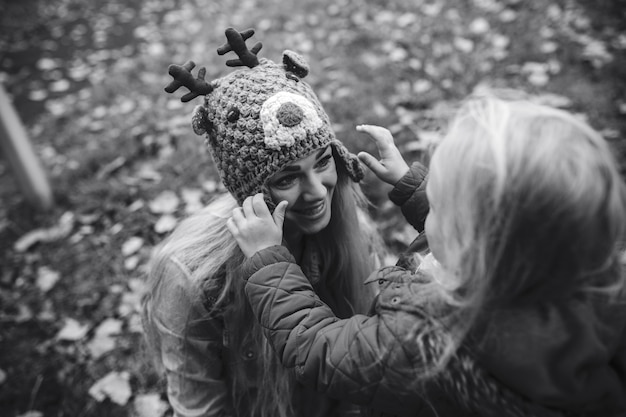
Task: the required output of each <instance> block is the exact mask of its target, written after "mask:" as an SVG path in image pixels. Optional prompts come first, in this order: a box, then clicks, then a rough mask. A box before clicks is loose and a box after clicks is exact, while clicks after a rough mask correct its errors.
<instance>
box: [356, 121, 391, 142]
mask: <svg viewBox="0 0 626 417" xmlns="http://www.w3.org/2000/svg"><path fill="white" fill-rule="evenodd" d="M356 130H358V131H359V132H365V133H367V134H368V135H369V136H370V137H371V138H372V139H374V141H375V142H376V145H377V146H379V147H383V148H384V147H387V146H388V145H390V144H393V135H392V134H391V132H390V131H389V129H386V128H384V127H382V126H375V125H359V126H357V127H356Z"/></svg>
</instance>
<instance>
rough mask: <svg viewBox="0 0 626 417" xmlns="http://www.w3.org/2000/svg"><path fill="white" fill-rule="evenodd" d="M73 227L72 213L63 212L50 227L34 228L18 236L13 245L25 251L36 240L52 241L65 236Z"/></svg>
mask: <svg viewBox="0 0 626 417" xmlns="http://www.w3.org/2000/svg"><path fill="white" fill-rule="evenodd" d="M73 227H74V213H72V212H69V211H68V212H65V213H63V215H61V217H60V218H59V221H58V223H57V224H56V225H55V226H53V227H50V228H46V229H35V230H32V231H30V232H28V233H26V234H25V235H24V236H22V237H21V238H19V239H18V240H17V241H16V242H15V244H14V245H13V249H15V250H16V251H17V252H25V251H27V250H28V249H29V248H30V247H31V246H33V245H34V244H35V243H38V242H54V241H57V240H60V239H63V238H65V237H67V236H68V235H69V234H70V232H71V231H72V228H73Z"/></svg>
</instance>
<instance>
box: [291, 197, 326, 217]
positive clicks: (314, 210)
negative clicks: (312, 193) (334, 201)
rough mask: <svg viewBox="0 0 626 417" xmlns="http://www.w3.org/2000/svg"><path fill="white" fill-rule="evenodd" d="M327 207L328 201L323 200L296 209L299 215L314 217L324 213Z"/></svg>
mask: <svg viewBox="0 0 626 417" xmlns="http://www.w3.org/2000/svg"><path fill="white" fill-rule="evenodd" d="M325 208H326V202H325V201H324V200H322V201H319V202H317V203H316V204H314V205H312V206H309V207H307V208H302V209H297V210H294V211H295V212H296V214H298V215H299V216H304V217H311V218H314V217H317V216H319V215H320V214H322V213H323V212H324V209H325Z"/></svg>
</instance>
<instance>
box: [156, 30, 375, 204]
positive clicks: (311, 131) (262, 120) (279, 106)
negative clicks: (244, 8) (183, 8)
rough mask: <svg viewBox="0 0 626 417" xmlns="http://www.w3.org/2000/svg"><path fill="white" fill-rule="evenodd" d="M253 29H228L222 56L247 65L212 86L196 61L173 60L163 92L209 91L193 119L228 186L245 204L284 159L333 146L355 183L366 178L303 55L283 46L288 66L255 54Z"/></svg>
mask: <svg viewBox="0 0 626 417" xmlns="http://www.w3.org/2000/svg"><path fill="white" fill-rule="evenodd" d="M253 34H254V30H252V29H248V30H246V31H244V32H241V33H240V32H237V31H236V30H235V29H232V28H229V29H227V30H226V38H227V39H228V42H227V43H226V44H225V45H223V46H221V47H220V48H218V54H219V55H223V54H225V53H226V52H229V51H234V52H235V53H236V54H237V55H238V56H239V59H236V60H229V61H227V62H226V65H228V66H247V67H248V68H246V69H240V70H237V71H234V72H232V73H230V74H228V75H226V76H224V77H222V78H219V79H217V80H214V81H212V82H211V83H210V84H209V83H207V82H206V81H204V75H205V69H204V68H201V69H200V70H199V71H198V76H197V78H195V79H194V78H193V76H192V75H191V69H193V67H194V66H195V64H194V63H193V62H191V61H189V62H187V63H186V64H185V65H183V66H179V65H171V66H170V68H169V73H170V74H171V75H172V76H173V77H174V81H173V82H172V83H170V84H169V85H168V86H167V87H166V89H165V91H167V92H170V93H171V92H174V91H176V89H178V88H179V87H180V86H185V87H187V88H188V89H189V90H190V93H187V94H186V95H185V96H183V97H182V99H181V100H182V101H183V102H186V101H189V100H191V99H193V98H195V97H197V96H199V95H204V104H203V105H199V106H197V107H196V108H195V109H194V112H193V118H192V125H193V129H194V132H195V133H196V134H198V135H206V137H207V139H206V144H207V146H208V148H209V151H210V153H211V156H212V157H213V160H214V161H215V164H216V165H217V169H218V172H219V174H220V177H221V179H222V182H223V183H224V185H225V186H226V189H227V190H228V191H230V193H231V194H232V195H233V196H234V197H235V198H236V199H237V201H238V202H239V203H240V204H241V203H242V202H243V200H244V199H245V198H246V197H248V196H250V195H254V194H256V193H258V192H264V193H265V195H266V199H267V197H269V194H268V193H267V188H266V182H267V180H268V179H269V178H270V177H271V176H272V175H274V174H276V173H277V172H279V171H281V170H282V169H283V168H284V167H285V166H286V165H288V164H290V163H292V162H295V161H297V160H299V159H301V158H304V157H306V156H307V155H309V154H310V153H311V152H313V151H315V150H317V149H321V148H324V147H326V146H329V145H330V146H331V147H332V149H333V152H334V156H335V159H336V161H337V162H338V163H341V164H343V166H344V167H345V168H346V171H347V172H348V174H349V175H350V177H351V178H352V179H353V180H354V181H360V180H361V179H362V178H363V168H362V167H361V165H360V164H359V161H358V158H357V157H356V156H355V155H353V154H351V153H349V152H348V150H347V149H346V148H345V146H344V145H343V144H342V143H341V142H340V141H338V140H337V139H336V138H335V134H334V132H333V130H332V128H331V125H330V121H329V119H328V116H327V115H326V113H325V112H324V110H323V109H322V105H321V104H320V102H319V100H318V98H317V96H316V95H315V93H314V92H313V90H312V89H311V87H310V86H309V85H308V84H307V83H306V82H304V81H302V79H303V78H304V77H306V75H307V74H308V71H309V70H308V66H307V64H306V62H305V61H304V59H303V58H302V57H301V56H300V55H298V54H296V53H295V52H292V51H289V50H286V51H284V52H283V61H282V65H279V64H276V63H274V62H272V61H270V60H267V59H265V58H261V59H260V60H259V59H258V58H257V56H256V53H257V52H258V51H259V50H260V49H261V44H260V43H257V44H256V45H255V46H254V47H253V48H252V49H251V50H248V48H247V46H246V44H245V41H246V39H248V38H249V37H251V36H252V35H253Z"/></svg>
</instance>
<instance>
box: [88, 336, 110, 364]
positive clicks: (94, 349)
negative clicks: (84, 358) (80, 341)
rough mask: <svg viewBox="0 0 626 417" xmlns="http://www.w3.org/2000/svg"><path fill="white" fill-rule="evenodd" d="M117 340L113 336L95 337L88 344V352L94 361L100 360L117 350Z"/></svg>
mask: <svg viewBox="0 0 626 417" xmlns="http://www.w3.org/2000/svg"><path fill="white" fill-rule="evenodd" d="M115 343H116V340H115V338H113V337H111V336H94V338H93V339H91V340H90V341H89V343H87V350H88V351H89V354H90V355H91V357H92V358H93V359H98V358H100V357H101V356H102V355H104V354H105V353H107V352H110V351H112V350H113V349H115Z"/></svg>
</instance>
